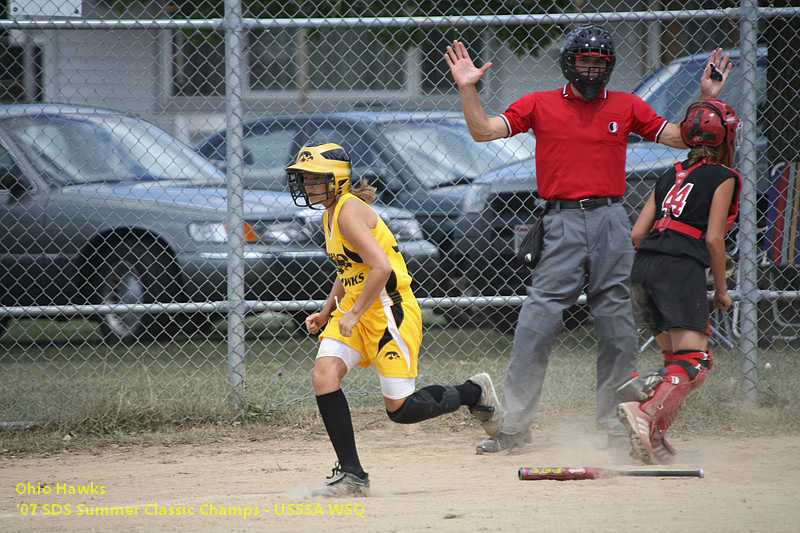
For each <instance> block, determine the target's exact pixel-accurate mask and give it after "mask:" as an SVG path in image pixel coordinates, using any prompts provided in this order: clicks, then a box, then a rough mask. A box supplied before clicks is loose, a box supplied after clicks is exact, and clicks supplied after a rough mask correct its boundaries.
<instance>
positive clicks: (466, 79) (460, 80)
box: [444, 41, 492, 89]
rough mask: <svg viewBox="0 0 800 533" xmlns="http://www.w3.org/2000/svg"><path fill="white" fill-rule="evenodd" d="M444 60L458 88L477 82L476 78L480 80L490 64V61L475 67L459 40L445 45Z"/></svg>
mask: <svg viewBox="0 0 800 533" xmlns="http://www.w3.org/2000/svg"><path fill="white" fill-rule="evenodd" d="M444 60H445V61H447V66H448V67H450V72H451V73H452V74H453V80H454V81H455V82H456V85H458V88H459V89H461V88H464V87H470V86H474V85H475V84H477V83H478V80H480V79H481V78H482V77H483V75H484V74H485V73H486V71H487V70H489V67H491V66H492V63H491V61H490V62H489V63H486V64H485V65H483V66H482V67H481V68H477V67H476V66H475V63H473V62H472V59H471V58H470V57H469V52H467V47H466V46H464V44H463V43H462V42H461V41H453V46H448V47H447V52H446V53H445V54H444Z"/></svg>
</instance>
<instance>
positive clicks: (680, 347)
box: [617, 99, 741, 464]
mask: <svg viewBox="0 0 800 533" xmlns="http://www.w3.org/2000/svg"><path fill="white" fill-rule="evenodd" d="M738 123H739V118H738V117H737V116H736V114H735V113H734V111H733V109H732V108H731V107H730V106H729V105H728V104H726V103H725V102H723V101H721V100H717V99H712V100H701V101H697V102H694V103H693V104H691V105H690V106H689V108H688V110H687V112H686V116H685V117H684V119H683V121H682V122H681V124H680V127H681V138H682V139H683V142H684V143H686V145H687V146H689V147H690V150H689V155H688V158H687V159H686V160H685V161H683V162H681V163H676V164H675V168H674V170H673V171H670V172H668V173H666V174H665V175H664V176H662V177H661V178H659V180H658V181H657V182H656V185H655V188H654V190H653V193H652V194H651V195H650V198H649V199H648V201H647V204H646V205H645V207H644V209H643V210H642V213H641V214H640V215H639V219H638V220H637V221H636V224H635V225H634V227H633V230H632V231H631V240H632V241H633V245H634V247H635V248H636V250H637V251H636V258H635V259H634V262H633V271H632V273H631V299H632V300H633V309H634V315H635V317H636V322H637V324H639V325H641V326H647V327H650V328H652V329H653V331H654V332H655V334H656V341H657V342H658V345H659V347H660V348H661V351H662V352H663V354H664V367H663V368H660V369H658V370H656V371H651V372H648V373H645V374H643V375H642V376H638V377H635V378H633V379H631V380H629V381H628V382H627V383H625V384H624V385H623V386H622V387H621V388H620V389H619V391H618V393H619V395H620V398H622V399H623V402H626V403H621V404H620V405H619V407H618V410H617V414H618V417H619V419H620V420H621V421H622V422H623V423H624V424H625V425H626V426H627V428H628V431H629V433H630V437H631V444H632V455H633V456H634V457H636V458H638V459H640V460H641V461H642V462H644V463H646V464H656V463H669V462H671V460H672V458H673V456H674V455H675V449H674V448H673V447H672V446H671V445H670V444H669V443H668V442H667V440H666V439H665V438H664V436H665V434H666V433H667V430H669V428H670V426H671V425H672V424H673V422H675V419H676V418H677V417H678V414H679V413H680V411H681V408H682V407H683V402H684V399H685V398H686V395H687V394H689V392H691V391H692V390H694V389H696V388H697V387H699V386H700V385H702V384H703V382H704V381H705V380H706V375H707V373H708V371H709V370H711V366H712V363H713V359H712V357H711V351H710V350H709V349H708V324H709V305H708V301H707V296H706V279H707V275H706V269H707V268H709V267H710V268H711V274H712V277H713V280H714V288H715V293H714V297H713V300H712V306H713V307H714V308H715V309H725V310H727V309H728V308H730V306H731V298H730V296H729V295H728V286H727V281H726V274H725V270H726V265H725V259H726V257H725V234H726V233H727V231H728V230H729V229H730V226H731V224H733V222H734V220H735V219H736V215H737V213H738V210H739V191H740V189H741V178H740V177H739V174H737V172H736V171H735V170H733V169H732V168H731V166H732V164H733V152H734V142H735V139H736V128H737V125H738Z"/></svg>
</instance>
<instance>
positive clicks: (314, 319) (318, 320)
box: [306, 313, 330, 335]
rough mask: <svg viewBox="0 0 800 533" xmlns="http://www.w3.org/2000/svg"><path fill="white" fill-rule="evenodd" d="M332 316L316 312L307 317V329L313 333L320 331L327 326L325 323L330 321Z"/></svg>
mask: <svg viewBox="0 0 800 533" xmlns="http://www.w3.org/2000/svg"><path fill="white" fill-rule="evenodd" d="M329 319H330V316H328V315H323V314H322V313H314V314H311V315H309V316H308V318H306V329H307V330H308V332H309V333H311V334H312V335H315V334H317V333H319V331H320V330H321V329H322V328H324V327H325V324H327V323H328V320H329Z"/></svg>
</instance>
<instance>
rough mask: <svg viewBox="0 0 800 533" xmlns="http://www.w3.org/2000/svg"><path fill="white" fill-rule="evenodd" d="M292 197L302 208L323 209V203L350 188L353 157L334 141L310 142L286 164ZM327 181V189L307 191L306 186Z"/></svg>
mask: <svg viewBox="0 0 800 533" xmlns="http://www.w3.org/2000/svg"><path fill="white" fill-rule="evenodd" d="M286 173H287V174H288V182H289V191H290V192H291V193H292V200H294V203H295V205H298V206H300V207H312V208H317V209H324V208H325V205H323V203H324V202H325V201H326V200H328V199H330V198H337V197H339V196H341V195H343V194H344V193H346V192H347V191H349V190H350V156H348V155H347V152H346V151H345V150H344V148H342V147H341V146H339V145H338V144H334V143H326V144H311V145H307V146H304V147H302V148H301V149H300V151H299V152H298V153H297V159H296V161H295V162H294V163H292V164H291V165H289V166H288V167H286ZM322 183H324V184H325V192H322V193H316V194H311V195H310V194H308V192H307V191H306V187H308V186H312V185H319V184H322Z"/></svg>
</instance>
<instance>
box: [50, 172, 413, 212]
mask: <svg viewBox="0 0 800 533" xmlns="http://www.w3.org/2000/svg"><path fill="white" fill-rule="evenodd" d="M64 192H65V193H68V194H75V195H79V196H81V197H83V198H86V199H95V200H98V201H103V202H109V201H112V202H121V203H124V204H128V205H130V206H139V207H142V206H143V202H147V203H151V202H152V203H155V204H163V205H165V206H168V207H166V209H170V210H175V209H179V210H200V211H206V212H209V213H210V212H214V213H217V212H220V211H221V212H223V213H224V212H227V209H228V203H227V202H228V199H227V198H228V192H227V190H226V189H225V188H224V187H196V186H181V185H177V184H171V183H169V182H158V181H153V182H131V183H110V184H87V185H73V186H69V187H66V188H65V189H64ZM243 193H244V194H243V207H244V214H245V217H254V218H270V217H271V218H284V219H285V218H292V217H297V218H302V219H310V218H320V217H321V216H322V211H321V210H314V209H308V208H302V207H298V206H297V205H295V204H294V201H293V200H292V197H291V195H290V194H289V193H288V192H279V191H268V190H255V189H245V190H244V191H243ZM372 207H373V209H375V212H376V213H378V215H379V216H380V217H381V218H383V219H384V220H389V219H403V218H406V219H410V218H413V217H414V215H413V214H412V213H411V212H410V211H407V210H405V209H399V208H396V207H389V206H385V205H381V204H373V205H372Z"/></svg>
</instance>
